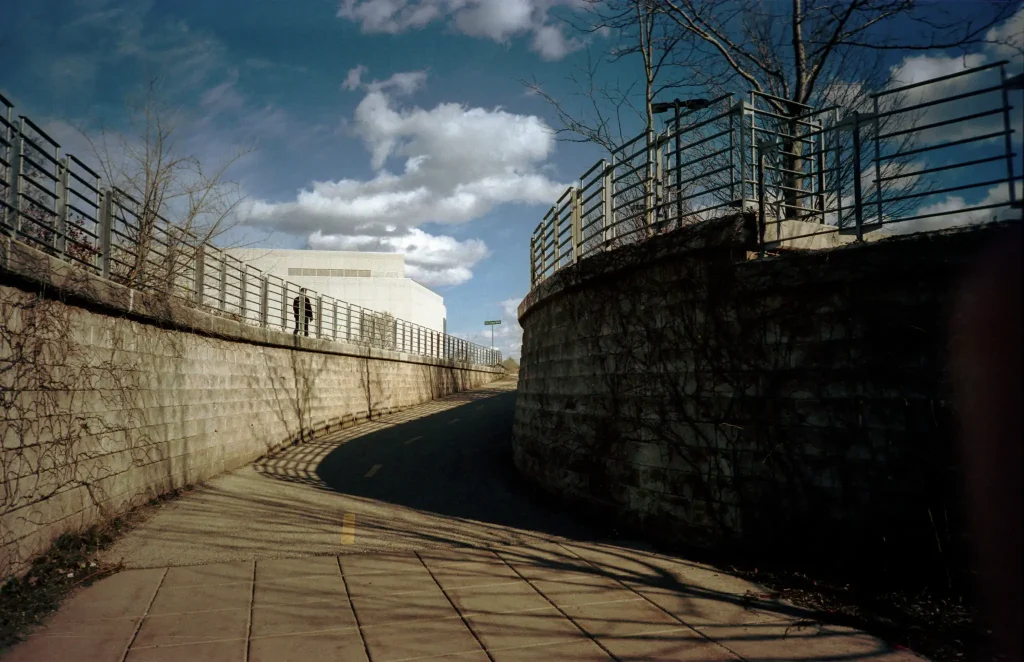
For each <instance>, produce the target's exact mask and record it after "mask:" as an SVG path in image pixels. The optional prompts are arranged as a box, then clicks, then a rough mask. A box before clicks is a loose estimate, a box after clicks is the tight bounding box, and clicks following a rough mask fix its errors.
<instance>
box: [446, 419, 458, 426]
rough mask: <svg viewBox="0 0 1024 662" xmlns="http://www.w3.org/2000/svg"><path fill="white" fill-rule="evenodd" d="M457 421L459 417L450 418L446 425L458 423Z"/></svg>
mask: <svg viewBox="0 0 1024 662" xmlns="http://www.w3.org/2000/svg"><path fill="white" fill-rule="evenodd" d="M458 422H459V419H457V418H453V419H452V420H450V421H448V425H451V424H452V423H458Z"/></svg>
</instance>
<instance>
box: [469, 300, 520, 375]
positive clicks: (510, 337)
mask: <svg viewBox="0 0 1024 662" xmlns="http://www.w3.org/2000/svg"><path fill="white" fill-rule="evenodd" d="M522 300H523V298H522V297H516V298H512V299H506V300H504V301H502V302H501V303H500V304H499V305H500V306H501V314H500V316H499V318H500V319H501V324H499V325H496V326H494V327H493V328H494V349H497V350H499V351H501V356H502V358H508V357H510V356H511V357H512V358H514V359H515V360H516V361H518V360H519V359H520V357H521V356H522V347H523V328H522V327H521V326H519V313H518V309H519V304H520V302H522ZM482 322H483V320H481V323H482ZM481 326H482V324H481ZM490 329H491V327H486V328H482V329H480V330H478V331H471V332H468V333H455V334H453V335H455V336H458V337H459V338H463V339H465V340H469V341H470V342H475V343H476V344H478V345H483V346H484V347H490V346H491V331H490Z"/></svg>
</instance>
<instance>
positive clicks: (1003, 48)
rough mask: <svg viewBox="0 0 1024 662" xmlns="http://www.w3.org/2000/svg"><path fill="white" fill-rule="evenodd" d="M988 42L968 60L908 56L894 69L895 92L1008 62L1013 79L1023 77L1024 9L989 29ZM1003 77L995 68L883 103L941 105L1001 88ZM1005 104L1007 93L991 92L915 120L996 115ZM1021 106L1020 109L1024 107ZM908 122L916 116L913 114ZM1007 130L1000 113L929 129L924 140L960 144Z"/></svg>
mask: <svg viewBox="0 0 1024 662" xmlns="http://www.w3.org/2000/svg"><path fill="white" fill-rule="evenodd" d="M986 41H987V42H989V43H986V44H985V45H984V46H983V47H982V49H981V50H980V51H978V52H975V53H968V54H965V55H954V56H947V55H940V54H935V55H930V54H923V55H912V56H908V57H906V58H904V59H903V60H902V61H901V62H900V64H898V65H896V66H894V67H893V68H892V70H891V75H892V83H891V85H890V88H898V87H902V86H905V85H913V84H915V83H921V82H923V81H927V80H931V79H934V78H939V77H942V76H948V75H951V74H957V73H960V72H962V71H966V70H968V69H974V68H976V67H981V66H984V65H987V64H994V63H996V62H999V61H1001V60H1004V59H1005V60H1009V64H1008V65H1007V75H1009V76H1012V75H1014V74H1015V73H1020V72H1021V70H1022V68H1024V8H1021V9H1020V10H1018V11H1017V12H1016V13H1015V14H1014V15H1013V16H1011V17H1010V18H1009V19H1007V20H1006V21H1004V22H1003V23H1001V24H999V25H997V26H995V27H994V28H992V29H991V30H989V32H988V33H987V34H986ZM999 76H1000V72H999V69H998V68H993V69H990V70H988V71H984V72H979V73H976V74H972V75H967V76H960V77H956V78H951V79H948V80H944V81H939V82H935V83H930V84H928V85H922V86H921V87H917V88H914V89H913V90H908V91H904V92H900V93H896V94H893V95H888V96H886V97H883V99H882V103H883V105H885V106H892V105H894V104H898V105H900V106H904V107H906V106H911V105H916V104H922V103H928V102H934V101H940V100H942V99H947V98H949V97H952V96H955V95H958V94H963V93H967V92H972V91H978V90H981V89H984V88H988V87H992V86H996V85H998V84H999V81H1000V78H999ZM1001 105H1002V95H1001V93H1000V92H999V91H990V92H986V93H983V94H978V95H975V96H971V97H968V98H965V99H959V100H953V101H948V102H944V103H939V104H936V105H933V106H929V107H927V108H924V109H921V110H919V111H916V112H915V113H914V116H913V117H911V119H912V121H913V122H914V123H915V125H916V126H921V125H925V124H931V123H935V122H942V121H944V120H951V119H954V118H958V117H963V116H965V115H969V114H972V113H977V112H981V111H985V110H994V109H997V108H999V107H1001ZM1011 105H1014V104H1011ZM1017 105H1018V106H1019V104H1017ZM883 110H885V108H883ZM907 117H910V116H909V115H908V116H907ZM1020 118H1021V109H1020V108H1019V107H1017V108H1014V109H1013V110H1012V111H1011V124H1012V125H1017V124H1019V123H1020V121H1021V120H1020ZM1002 127H1003V117H1002V115H1001V114H994V115H989V116H987V117H982V118H976V119H973V120H970V121H967V122H964V123H954V124H948V125H944V126H942V127H938V128H935V129H931V130H927V131H925V132H922V134H920V139H921V140H924V141H933V140H943V141H948V140H957V139H962V138H968V137H973V136H980V135H983V134H987V133H992V132H994V131H998V130H1001V129H1002ZM1018 138H1019V136H1018Z"/></svg>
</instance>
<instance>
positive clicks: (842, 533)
mask: <svg viewBox="0 0 1024 662" xmlns="http://www.w3.org/2000/svg"><path fill="white" fill-rule="evenodd" d="M1001 230H1002V227H1001V226H1000V227H997V226H988V227H982V228H977V227H976V228H969V229H965V230H959V231H947V232H943V233H936V234H927V235H913V236H906V237H895V238H890V239H884V240H881V241H877V242H872V243H867V244H860V245H851V246H845V247H839V248H834V249H830V250H818V251H785V252H781V253H779V254H777V255H775V256H769V257H767V258H766V259H761V260H751V259H748V258H749V257H751V254H750V252H749V249H750V247H751V241H752V236H753V227H752V224H751V219H750V218H746V219H744V218H731V219H725V220H723V221H719V222H716V223H713V224H710V225H706V226H702V227H696V228H687V229H683V230H680V231H676V232H674V233H672V234H669V235H665V236H661V237H656V238H653V239H651V240H649V241H647V242H645V243H644V244H641V245H636V246H630V247H626V248H623V249H619V250H616V251H612V252H610V253H606V254H603V255H600V256H598V257H596V258H593V259H588V260H584V261H582V262H581V263H580V264H579V265H577V266H575V267H572V268H569V269H566V270H564V271H561V272H559V273H557V274H555V275H554V276H553V277H551V278H549V279H548V280H546V281H544V282H543V283H541V284H540V286H538V287H537V288H535V289H534V290H533V291H532V292H531V293H530V295H529V296H528V297H527V298H526V299H525V300H524V301H523V303H522V305H521V306H520V309H519V315H520V324H521V325H522V327H523V330H524V338H523V350H522V352H523V353H522V364H521V370H520V377H519V393H518V399H517V402H516V415H515V427H514V448H513V451H514V457H515V462H516V464H517V466H518V467H519V469H520V470H521V471H522V472H524V473H525V474H526V475H527V476H528V477H530V478H532V479H533V480H534V481H535V482H536V483H537V484H538V485H540V486H541V487H543V488H544V489H546V490H548V491H549V492H551V493H553V494H556V495H559V496H561V497H563V498H565V499H567V500H569V501H570V502H573V503H575V504H577V505H578V506H581V507H584V508H586V509H588V510H591V511H595V512H596V513H599V514H601V515H602V516H603V517H611V518H612V519H613V520H614V521H616V522H618V523H619V524H620V525H621V526H624V527H626V528H632V529H635V530H637V531H640V532H642V533H644V534H645V535H647V536H649V537H651V538H654V539H660V540H662V541H666V542H671V543H682V544H694V545H701V546H714V547H718V548H721V549H729V548H741V549H748V550H750V549H756V550H757V551H758V552H759V553H771V554H780V555H789V556H792V555H802V556H806V557H816V558H817V559H818V560H821V559H827V562H829V563H841V562H844V560H845V561H846V562H854V561H856V562H857V563H863V564H867V566H870V565H871V564H876V565H877V567H879V568H884V569H889V570H892V571H896V569H897V568H913V567H915V566H917V567H924V566H930V568H932V569H934V568H935V567H938V566H948V565H950V564H960V565H962V564H964V563H966V557H965V556H964V555H963V554H964V551H963V550H964V529H963V526H962V512H961V509H962V502H961V499H960V489H961V486H960V479H961V476H960V473H959V458H958V457H957V451H956V447H955V443H954V442H955V433H956V419H955V417H954V415H953V411H952V408H951V406H950V403H949V388H948V383H947V374H946V365H947V359H948V356H947V352H946V343H947V329H948V325H949V321H950V314H951V310H950V306H951V303H952V294H953V292H954V289H955V287H956V285H957V284H958V282H959V279H960V277H961V276H962V274H963V271H964V269H965V267H966V266H967V265H968V264H970V261H971V260H972V259H973V258H974V256H975V255H976V254H977V251H978V250H979V248H980V247H981V246H982V245H983V244H984V243H985V242H987V241H991V240H992V239H993V237H994V236H996V233H998V232H999V231H1001ZM752 546H753V547H752ZM936 564H938V565H936ZM867 566H866V567H867Z"/></svg>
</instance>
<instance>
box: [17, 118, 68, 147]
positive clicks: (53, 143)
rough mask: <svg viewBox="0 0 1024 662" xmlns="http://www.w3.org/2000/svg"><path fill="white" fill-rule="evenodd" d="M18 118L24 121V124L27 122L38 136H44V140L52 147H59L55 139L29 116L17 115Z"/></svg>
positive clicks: (23, 135)
mask: <svg viewBox="0 0 1024 662" xmlns="http://www.w3.org/2000/svg"><path fill="white" fill-rule="evenodd" d="M18 119H20V120H22V121H24V122H25V124H28V125H29V127H30V128H31V129H32V130H33V131H35V132H36V133H38V134H39V135H40V136H42V137H43V138H45V139H46V141H47V142H49V143H50V145H51V146H52V147H60V144H59V143H58V142H57V141H56V140H54V139H53V138H51V137H50V134H48V133H47V132H46V131H43V129H42V128H41V127H40V126H39V125H38V124H36V123H35V122H33V121H32V120H31V119H30V118H28V117H25V116H24V115H18ZM21 137H22V138H24V137H25V134H24V133H23V134H22V136H21Z"/></svg>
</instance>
